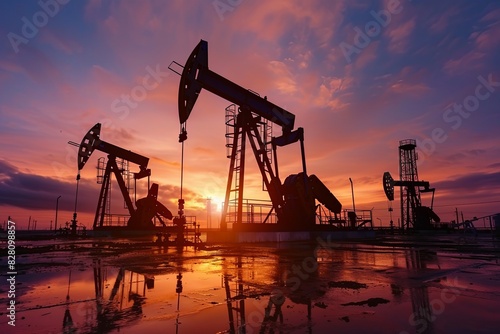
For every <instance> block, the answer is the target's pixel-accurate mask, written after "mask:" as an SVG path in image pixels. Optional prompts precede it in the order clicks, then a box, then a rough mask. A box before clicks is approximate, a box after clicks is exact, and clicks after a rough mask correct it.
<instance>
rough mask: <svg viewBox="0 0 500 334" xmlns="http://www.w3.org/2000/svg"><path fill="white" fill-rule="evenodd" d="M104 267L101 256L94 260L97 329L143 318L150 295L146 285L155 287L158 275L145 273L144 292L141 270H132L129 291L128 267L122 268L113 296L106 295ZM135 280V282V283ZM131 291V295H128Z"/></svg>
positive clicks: (104, 329) (106, 328)
mask: <svg viewBox="0 0 500 334" xmlns="http://www.w3.org/2000/svg"><path fill="white" fill-rule="evenodd" d="M103 274H104V273H103V268H102V266H101V260H100V259H96V260H94V287H95V294H96V307H97V315H96V320H97V323H96V324H93V325H92V328H91V330H92V331H93V332H97V333H102V332H109V331H110V330H113V329H116V328H120V327H121V326H124V325H126V324H125V323H127V324H130V323H132V322H136V321H139V320H140V319H141V317H142V305H143V304H144V298H145V296H146V288H148V289H153V288H154V277H151V276H148V275H142V276H143V278H144V280H143V281H142V282H143V289H142V294H141V293H140V292H139V283H140V282H141V281H140V276H139V275H140V274H139V273H136V272H133V271H130V276H129V282H128V283H129V284H128V291H127V293H126V292H125V283H126V274H127V270H126V269H125V268H120V269H119V271H118V274H117V276H116V280H115V283H114V285H113V288H112V290H111V293H110V296H109V299H108V300H106V299H105V298H104V281H105V276H104V275H103ZM134 283H135V284H134ZM125 295H128V298H125Z"/></svg>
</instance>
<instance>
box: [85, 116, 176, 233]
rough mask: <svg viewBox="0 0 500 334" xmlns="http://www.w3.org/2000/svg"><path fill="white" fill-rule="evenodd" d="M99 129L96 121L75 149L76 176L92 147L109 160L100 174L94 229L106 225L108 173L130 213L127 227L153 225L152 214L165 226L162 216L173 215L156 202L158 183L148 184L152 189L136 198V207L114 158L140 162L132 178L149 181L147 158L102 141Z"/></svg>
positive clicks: (108, 193)
mask: <svg viewBox="0 0 500 334" xmlns="http://www.w3.org/2000/svg"><path fill="white" fill-rule="evenodd" d="M100 132H101V124H100V123H97V124H96V125H94V126H93V127H92V128H91V129H90V130H89V131H88V132H87V134H86V135H85V136H84V137H83V139H82V142H81V144H80V146H79V149H78V175H80V170H82V169H83V167H84V166H85V164H86V163H87V161H88V159H89V158H90V156H91V155H92V153H93V152H94V150H98V151H101V152H104V153H107V154H108V161H107V163H106V167H105V169H104V173H103V175H102V187H101V192H100V194H99V200H98V203H97V209H96V213H95V219H94V225H93V227H94V229H96V228H97V229H99V228H102V227H104V226H105V223H104V222H105V212H106V208H109V206H110V200H109V197H110V196H111V194H110V187H111V173H113V174H114V175H115V178H116V181H117V183H118V186H119V188H120V192H121V194H122V196H123V199H124V201H125V206H126V208H127V209H128V212H129V214H130V218H129V219H128V222H127V227H128V228H131V229H151V228H154V227H155V222H154V218H155V217H156V218H157V219H158V221H159V222H160V223H161V224H162V225H163V226H166V223H165V222H164V221H163V219H164V218H166V219H168V220H171V219H172V218H173V216H172V213H171V212H170V211H169V210H168V209H167V208H166V207H165V206H164V205H163V204H161V203H160V202H159V201H158V185H157V184H156V183H153V184H152V185H151V188H149V190H148V196H147V197H145V198H141V199H139V200H137V201H136V203H135V204H136V208H134V205H133V203H132V200H131V198H130V194H129V191H128V188H127V186H126V184H125V180H124V178H123V175H122V173H123V168H121V167H120V166H119V163H117V159H122V160H123V161H127V162H132V163H134V164H137V165H139V172H137V173H134V180H139V179H142V178H144V177H148V184H149V177H150V176H151V170H150V169H148V168H147V166H148V162H149V158H146V157H144V156H142V155H140V154H137V153H134V152H132V151H129V150H125V149H123V148H121V147H118V146H116V145H113V144H110V143H108V142H105V141H103V140H101V139H100ZM134 188H135V187H134Z"/></svg>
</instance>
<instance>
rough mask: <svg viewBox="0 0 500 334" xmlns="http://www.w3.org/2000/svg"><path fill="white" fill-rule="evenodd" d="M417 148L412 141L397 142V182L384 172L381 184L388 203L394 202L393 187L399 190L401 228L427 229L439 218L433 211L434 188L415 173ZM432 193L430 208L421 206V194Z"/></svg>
mask: <svg viewBox="0 0 500 334" xmlns="http://www.w3.org/2000/svg"><path fill="white" fill-rule="evenodd" d="M416 147H417V144H416V141H415V140H414V139H405V140H401V141H400V142H399V176H400V180H399V181H394V179H393V178H392V176H391V174H390V173H389V172H385V173H384V176H383V179H382V182H383V186H384V192H385V195H386V196H387V199H388V200H389V201H393V200H394V187H395V186H396V187H400V188H401V228H402V229H403V230H406V229H411V228H414V229H429V228H432V227H433V225H432V222H433V221H434V222H436V223H439V222H440V221H441V220H440V218H439V216H438V215H437V214H436V213H435V212H434V211H433V209H432V208H433V205H434V192H435V188H430V184H429V182H427V181H419V179H418V171H417V159H418V157H417V153H416V151H415V148H416ZM429 192H430V193H432V199H431V206H430V207H427V206H423V205H422V201H421V196H420V194H421V193H429Z"/></svg>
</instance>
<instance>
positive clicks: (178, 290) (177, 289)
mask: <svg viewBox="0 0 500 334" xmlns="http://www.w3.org/2000/svg"><path fill="white" fill-rule="evenodd" d="M175 293H177V317H176V318H175V334H177V333H179V325H180V324H181V323H180V322H179V315H180V304H181V293H182V274H181V273H179V274H178V275H177V285H176V286H175Z"/></svg>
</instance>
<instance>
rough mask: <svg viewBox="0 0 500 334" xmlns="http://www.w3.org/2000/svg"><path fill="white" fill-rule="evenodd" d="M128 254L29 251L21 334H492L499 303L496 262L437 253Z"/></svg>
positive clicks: (258, 250) (339, 247)
mask: <svg viewBox="0 0 500 334" xmlns="http://www.w3.org/2000/svg"><path fill="white" fill-rule="evenodd" d="M125 248H129V249H123V248H119V247H118V246H117V247H115V248H113V247H110V246H109V245H108V246H103V245H99V244H97V246H96V247H93V248H91V247H88V245H86V244H84V243H80V244H78V245H76V246H75V249H74V250H73V251H72V252H69V251H68V252H60V253H58V252H50V253H47V254H33V255H20V256H19V263H20V268H21V267H22V268H24V269H23V274H22V275H19V276H18V282H20V283H21V284H19V285H18V295H17V304H16V306H17V312H18V313H17V314H18V321H17V323H16V327H17V329H18V330H19V331H20V332H28V331H29V332H32V333H50V332H53V333H59V332H61V331H62V332H67V333H93V332H103V333H104V332H125V333H139V332H149V333H231V332H235V333H239V332H245V333H273V332H275V333H279V332H282V333H328V332H331V331H332V330H335V331H339V332H352V333H357V332H379V333H386V332H398V333H399V332H402V331H403V332H404V331H406V332H409V333H413V332H416V333H424V332H425V333H433V332H442V331H447V332H450V331H451V332H457V331H460V330H463V329H464V328H469V329H471V328H475V327H474V326H476V324H477V323H478V322H481V327H482V328H484V329H485V331H486V332H488V331H490V332H491V331H493V328H494V326H495V319H496V318H495V314H494V312H493V311H489V310H495V309H497V308H498V306H499V304H498V300H499V299H498V297H499V294H500V290H499V289H498V287H497V286H496V284H494V283H495V281H493V280H492V278H494V277H497V276H498V274H499V269H498V264H497V263H496V262H494V261H493V260H494V259H495V258H494V257H492V256H485V255H482V256H476V255H474V254H469V255H463V254H462V255H460V254H458V253H457V252H456V251H455V250H443V249H439V248H438V247H434V246H433V245H427V246H425V247H424V246H423V245H419V246H418V247H403V246H401V245H390V244H389V245H388V244H385V245H378V246H377V245H369V244H362V243H356V244H355V243H335V244H331V247H330V248H325V247H323V248H316V247H315V246H314V245H313V246H310V245H306V244H291V245H280V247H278V248H276V247H274V246H273V247H271V246H269V247H268V246H251V245H245V246H240V247H230V246H227V247H220V248H214V249H212V250H198V251H194V250H190V249H187V250H184V251H177V250H174V249H165V248H159V247H157V246H154V247H152V246H141V247H139V246H138V245H135V246H134V245H133V244H129V245H127V246H126V247H125ZM132 249H133V250H132ZM77 250H80V251H77ZM68 260H69V261H68ZM68 262H69V263H70V264H68ZM179 273H181V275H182V277H181V279H179V277H180V276H178V275H179ZM179 281H180V286H182V289H181V290H182V292H180V293H179V294H178V293H176V288H177V289H178V287H179ZM456 319H460V321H457V320H456ZM5 322H6V320H5V319H2V325H5Z"/></svg>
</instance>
